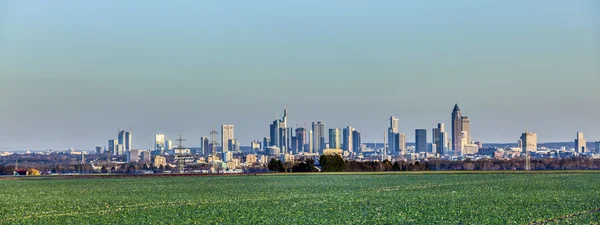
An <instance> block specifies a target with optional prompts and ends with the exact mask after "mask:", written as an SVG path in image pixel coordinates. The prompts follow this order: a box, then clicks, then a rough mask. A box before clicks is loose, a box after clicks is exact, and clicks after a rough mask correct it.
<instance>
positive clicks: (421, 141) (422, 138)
mask: <svg viewBox="0 0 600 225" xmlns="http://www.w3.org/2000/svg"><path fill="white" fill-rule="evenodd" d="M415 152H418V153H422V152H427V130H426V129H416V130H415Z"/></svg>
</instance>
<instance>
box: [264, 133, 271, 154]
mask: <svg viewBox="0 0 600 225" xmlns="http://www.w3.org/2000/svg"><path fill="white" fill-rule="evenodd" d="M271 146H272V145H271V138H270V137H264V138H263V142H262V150H263V151H265V152H266V151H267V150H269V147H271Z"/></svg>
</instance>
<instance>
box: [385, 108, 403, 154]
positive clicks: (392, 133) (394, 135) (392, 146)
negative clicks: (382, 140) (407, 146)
mask: <svg viewBox="0 0 600 225" xmlns="http://www.w3.org/2000/svg"><path fill="white" fill-rule="evenodd" d="M398 130H399V126H398V118H396V117H394V116H391V117H390V127H388V133H387V146H388V148H389V149H388V152H389V153H390V154H391V155H397V154H398V150H399V149H400V148H399V147H398V145H399V140H398V139H399V134H398Z"/></svg>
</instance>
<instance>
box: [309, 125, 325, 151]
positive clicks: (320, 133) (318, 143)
mask: <svg viewBox="0 0 600 225" xmlns="http://www.w3.org/2000/svg"><path fill="white" fill-rule="evenodd" d="M312 127H313V142H314V143H313V149H314V152H313V153H319V154H321V153H322V152H323V149H324V148H325V124H323V123H322V122H321V121H318V122H313V123H312Z"/></svg>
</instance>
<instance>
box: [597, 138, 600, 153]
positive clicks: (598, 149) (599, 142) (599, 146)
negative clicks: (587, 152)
mask: <svg viewBox="0 0 600 225" xmlns="http://www.w3.org/2000/svg"><path fill="white" fill-rule="evenodd" d="M596 154H600V141H596Z"/></svg>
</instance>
